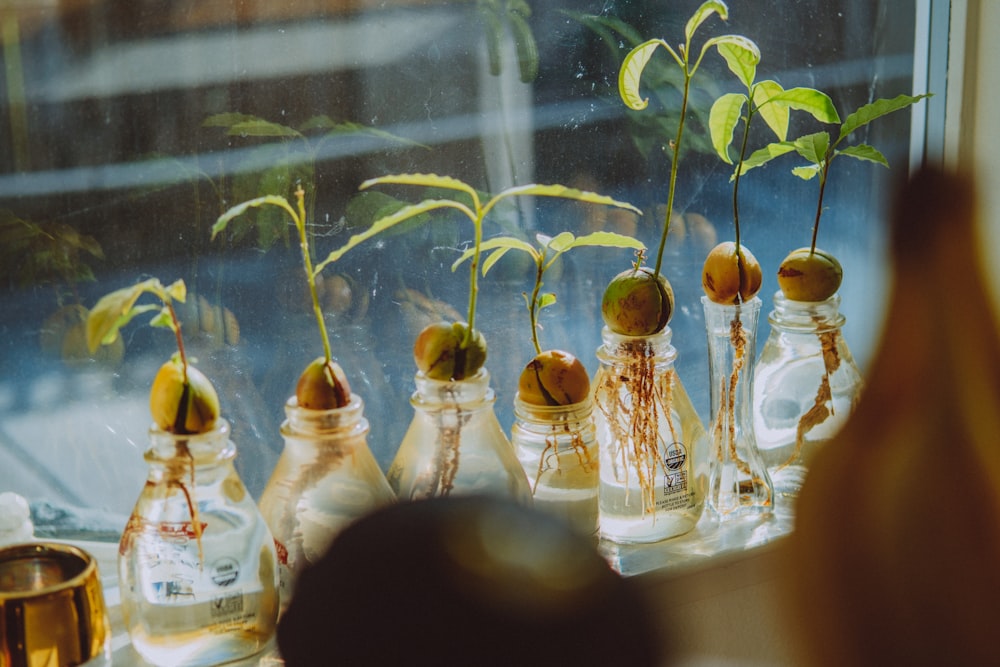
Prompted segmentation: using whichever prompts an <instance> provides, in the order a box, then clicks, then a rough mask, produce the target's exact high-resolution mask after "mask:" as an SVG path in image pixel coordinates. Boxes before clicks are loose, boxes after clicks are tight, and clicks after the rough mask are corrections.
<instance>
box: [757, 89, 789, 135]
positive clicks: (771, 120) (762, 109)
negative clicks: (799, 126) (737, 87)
mask: <svg viewBox="0 0 1000 667" xmlns="http://www.w3.org/2000/svg"><path fill="white" fill-rule="evenodd" d="M783 92H785V90H784V88H782V87H781V84H780V83H778V82H777V81H771V80H770V79H767V80H764V81H758V82H757V83H756V84H754V87H753V95H752V96H753V105H754V107H755V108H756V109H757V113H759V114H760V116H761V118H763V119H764V122H765V123H767V126H768V127H769V128H771V131H772V132H774V136H775V137H777V138H778V141H785V140H786V139H787V138H788V117H789V115H790V114H789V111H788V107H787V106H786V105H784V104H769V102H771V101H772V100H774V98H775V97H776V96H778V95H780V94H781V93H783Z"/></svg>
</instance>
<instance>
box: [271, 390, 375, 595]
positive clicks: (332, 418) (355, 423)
mask: <svg viewBox="0 0 1000 667" xmlns="http://www.w3.org/2000/svg"><path fill="white" fill-rule="evenodd" d="M285 414H286V416H287V419H285V421H284V423H282V425H281V435H282V437H283V438H284V440H285V448H284V451H283V452H282V453H281V458H279V459H278V464H277V466H275V469H274V472H273V473H272V474H271V479H270V481H269V482H268V483H267V487H266V488H265V489H264V493H263V494H262V495H261V498H260V503H259V506H260V511H261V514H263V516H264V520H265V521H266V522H267V525H268V527H269V528H270V529H271V534H272V535H273V536H274V545H275V548H276V549H277V555H278V574H279V577H278V578H279V582H280V590H281V608H282V609H284V608H285V607H287V606H288V603H289V602H290V601H291V597H292V595H293V592H294V584H295V581H296V580H297V579H298V575H299V574H300V573H301V572H302V570H303V569H304V568H305V567H306V566H307V565H310V564H311V563H314V562H316V561H317V560H318V559H319V557H320V556H322V555H323V554H324V553H325V552H326V549H327V547H329V546H330V542H332V541H333V538H334V537H335V536H336V535H337V533H339V532H340V531H341V530H342V529H343V528H345V527H346V526H347V525H348V524H349V523H351V522H352V521H354V520H355V519H357V518H358V517H360V516H363V515H365V514H367V513H368V512H371V511H373V510H375V509H377V508H379V507H382V506H383V505H387V504H389V503H391V502H393V501H394V500H395V495H394V494H393V492H392V489H390V488H389V483H388V482H387V481H386V479H385V475H383V474H382V470H381V469H380V468H379V467H378V463H377V462H376V461H375V457H374V456H372V453H371V450H369V448H368V441H367V436H368V430H369V427H368V420H367V419H365V417H364V403H363V401H362V400H361V397H360V396H358V395H357V394H351V401H350V402H349V403H348V404H347V405H345V406H344V407H342V408H333V409H330V410H309V409H306V408H300V407H299V405H298V400H297V399H296V398H295V396H292V397H291V398H289V399H288V401H287V402H286V403H285Z"/></svg>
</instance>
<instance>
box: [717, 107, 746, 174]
mask: <svg viewBox="0 0 1000 667" xmlns="http://www.w3.org/2000/svg"><path fill="white" fill-rule="evenodd" d="M746 101H747V98H746V95H743V94H741V93H726V94H725V95H723V96H722V97H720V98H719V99H717V100H715V102H714V103H713V104H712V109H711V111H709V113H708V129H709V133H710V134H711V136H712V145H713V146H714V147H715V152H716V153H718V154H719V157H720V158H722V161H723V162H725V163H726V164H732V163H733V159H732V158H731V157H729V146H730V145H731V144H732V143H733V131H734V130H735V129H736V125H737V124H738V123H739V122H740V118H741V117H742V114H743V105H744V104H746Z"/></svg>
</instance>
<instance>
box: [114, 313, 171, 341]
mask: <svg viewBox="0 0 1000 667" xmlns="http://www.w3.org/2000/svg"><path fill="white" fill-rule="evenodd" d="M155 307H156V306H152V307H151V309H152V308H155ZM133 310H135V309H133ZM149 326H151V327H162V328H164V329H170V330H173V328H174V319H173V318H172V317H170V310H169V309H168V308H167V307H166V306H164V307H163V308H160V310H159V312H157V313H156V315H155V316H154V317H153V319H151V320H150V321H149ZM109 342H113V341H109Z"/></svg>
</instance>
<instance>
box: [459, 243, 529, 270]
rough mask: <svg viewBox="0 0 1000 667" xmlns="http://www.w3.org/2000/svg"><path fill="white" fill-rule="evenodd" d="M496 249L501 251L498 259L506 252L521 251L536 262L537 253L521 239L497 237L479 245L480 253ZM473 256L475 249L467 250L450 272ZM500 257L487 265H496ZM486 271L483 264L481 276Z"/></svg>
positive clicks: (486, 268)
mask: <svg viewBox="0 0 1000 667" xmlns="http://www.w3.org/2000/svg"><path fill="white" fill-rule="evenodd" d="M497 249H499V250H502V251H503V252H502V253H500V257H502V256H503V254H504V253H506V252H507V251H508V250H521V251H523V252H526V253H528V254H529V255H531V257H532V259H534V260H535V261H537V260H538V251H537V250H535V249H534V248H533V247H532V246H531V244H530V243H527V242H526V241H522V240H521V239H519V238H515V237H513V236H497V237H495V238H492V239H487V240H486V241H483V242H482V243H480V244H479V250H480V252H487V251H489V250H497ZM475 254H476V249H475V248H469V249H468V250H466V251H465V252H463V253H462V256H461V257H459V258H458V259H456V260H455V262H454V263H453V264H452V265H451V270H452V271H454V270H455V269H457V268H458V267H459V266H460V265H461V264H462V262H464V261H466V260H468V259H469V258H471V257H472V256H473V255H475ZM495 254H496V253H494V254H493V255H490V257H491V258H492V257H493V256H494V255H495ZM500 257H497V258H496V259H494V260H493V261H491V262H489V265H490V266H493V264H496V262H497V260H499V259H500ZM487 261H489V260H487ZM487 270H488V267H487V266H486V263H485V262H484V263H483V275H486V271H487Z"/></svg>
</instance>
